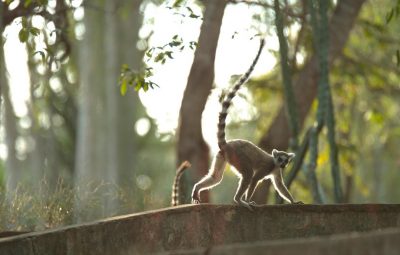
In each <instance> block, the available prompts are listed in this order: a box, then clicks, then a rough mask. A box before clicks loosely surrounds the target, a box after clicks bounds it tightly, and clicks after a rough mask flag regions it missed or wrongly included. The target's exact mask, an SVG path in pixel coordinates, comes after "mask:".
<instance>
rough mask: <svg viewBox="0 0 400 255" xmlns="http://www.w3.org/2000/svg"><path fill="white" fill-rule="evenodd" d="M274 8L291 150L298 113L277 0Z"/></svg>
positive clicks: (297, 125) (297, 130)
mask: <svg viewBox="0 0 400 255" xmlns="http://www.w3.org/2000/svg"><path fill="white" fill-rule="evenodd" d="M274 9H275V25H276V33H277V35H278V39H279V53H280V57H281V61H280V63H281V73H282V81H283V88H284V92H285V93H284V94H285V103H286V104H285V105H286V109H287V117H288V118H289V129H290V133H291V136H290V140H289V141H290V147H291V149H293V150H296V149H297V147H298V134H299V124H298V116H297V115H298V114H297V111H296V100H295V97H294V93H293V86H292V72H291V70H290V67H289V59H288V45H287V42H286V38H285V35H284V33H283V29H284V24H283V15H282V11H281V10H280V6H279V0H275V1H274Z"/></svg>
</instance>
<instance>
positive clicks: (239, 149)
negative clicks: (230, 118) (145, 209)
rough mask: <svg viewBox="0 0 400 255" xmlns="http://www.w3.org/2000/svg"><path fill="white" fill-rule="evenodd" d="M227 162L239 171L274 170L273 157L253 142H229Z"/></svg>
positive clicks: (238, 140)
mask: <svg viewBox="0 0 400 255" xmlns="http://www.w3.org/2000/svg"><path fill="white" fill-rule="evenodd" d="M225 150H226V154H225V156H226V158H227V161H228V162H229V163H230V164H231V165H233V166H234V167H235V168H236V169H238V171H240V170H239V169H248V170H253V171H259V170H264V169H271V168H274V161H273V157H272V156H271V155H270V154H268V153H266V152H265V151H263V150H262V149H261V148H259V147H258V146H257V145H255V144H253V143H252V142H249V141H246V140H241V139H235V140H230V141H228V142H227V145H226V149H225Z"/></svg>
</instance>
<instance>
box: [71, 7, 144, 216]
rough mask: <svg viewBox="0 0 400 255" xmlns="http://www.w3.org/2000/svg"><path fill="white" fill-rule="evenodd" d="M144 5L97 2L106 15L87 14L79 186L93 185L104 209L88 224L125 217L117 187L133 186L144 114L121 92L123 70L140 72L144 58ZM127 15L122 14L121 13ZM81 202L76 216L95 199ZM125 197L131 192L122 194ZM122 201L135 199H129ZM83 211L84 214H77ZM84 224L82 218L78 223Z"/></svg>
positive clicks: (132, 98) (135, 101)
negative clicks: (140, 46) (138, 133)
mask: <svg viewBox="0 0 400 255" xmlns="http://www.w3.org/2000/svg"><path fill="white" fill-rule="evenodd" d="M140 3H141V1H133V2H132V1H126V0H119V1H104V2H102V3H101V2H99V6H103V7H104V10H103V11H102V10H98V9H97V8H96V9H91V8H87V10H86V11H85V27H86V34H85V39H84V40H83V42H82V47H81V49H82V52H81V55H80V56H81V59H80V66H81V68H80V69H81V87H80V104H79V117H78V139H77V150H76V151H77V155H76V159H77V160H76V185H77V186H78V187H79V188H80V190H81V193H82V192H83V194H87V193H88V194H90V192H88V191H90V190H87V189H88V188H90V189H93V187H89V184H92V185H95V186H99V185H100V184H106V185H102V186H103V188H102V189H99V190H98V194H96V195H98V196H99V197H100V198H101V200H100V201H101V204H102V205H103V208H102V209H101V210H99V209H98V208H93V209H94V210H93V211H91V212H89V213H88V215H87V216H85V218H86V219H89V218H91V219H93V218H99V217H104V216H109V215H113V214H117V213H121V211H120V209H121V207H120V205H121V204H120V201H119V200H118V199H119V196H117V194H115V191H116V190H117V189H115V187H118V188H128V187H129V188H131V189H132V186H134V165H135V159H136V157H135V148H136V144H135V141H136V134H135V132H134V129H133V128H132V127H133V126H134V123H135V121H136V120H137V118H138V112H140V110H141V109H142V108H141V107H140V103H139V100H138V96H137V95H134V93H129V95H126V96H125V97H122V96H121V95H120V93H119V87H118V77H119V72H120V67H121V65H122V64H124V63H126V64H129V65H131V66H133V68H135V69H138V68H139V66H138V63H140V57H141V55H140V53H139V52H138V50H137V49H136V42H137V39H138V32H139V28H140V25H141V21H142V17H141V15H140V13H139V6H140ZM124 10H125V11H126V10H129V11H127V12H124V13H121V11H124ZM83 194H81V196H80V197H81V199H80V200H79V201H77V207H78V211H79V210H80V209H83V208H84V207H85V204H87V202H88V201H85V200H89V199H91V198H89V197H87V198H85V197H84V196H83ZM124 194H125V195H128V194H130V195H131V196H132V194H133V193H132V192H124ZM124 199H127V200H131V198H129V197H124ZM79 208H80V209H79ZM86 211H87V210H86ZM77 220H83V218H79V217H78V218H77Z"/></svg>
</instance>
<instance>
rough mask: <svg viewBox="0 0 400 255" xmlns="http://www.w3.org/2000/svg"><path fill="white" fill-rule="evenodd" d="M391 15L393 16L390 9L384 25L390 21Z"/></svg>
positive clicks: (392, 11) (392, 10)
mask: <svg viewBox="0 0 400 255" xmlns="http://www.w3.org/2000/svg"><path fill="white" fill-rule="evenodd" d="M393 14H394V9H391V10H390V12H389V13H388V14H386V24H387V23H389V22H390V21H391V20H392V18H393Z"/></svg>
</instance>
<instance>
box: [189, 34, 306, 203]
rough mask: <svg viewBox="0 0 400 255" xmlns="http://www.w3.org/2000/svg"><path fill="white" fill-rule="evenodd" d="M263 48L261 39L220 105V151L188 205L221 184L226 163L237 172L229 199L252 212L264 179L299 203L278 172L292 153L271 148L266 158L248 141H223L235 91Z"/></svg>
mask: <svg viewBox="0 0 400 255" xmlns="http://www.w3.org/2000/svg"><path fill="white" fill-rule="evenodd" d="M263 47H264V40H261V43H260V48H259V50H258V53H257V55H256V57H255V59H254V60H253V63H252V64H251V66H250V68H249V70H248V71H247V72H246V73H245V74H244V75H243V76H242V77H241V78H240V79H239V81H238V82H237V83H236V85H235V86H234V87H233V88H232V90H231V91H230V92H229V93H228V94H227V96H226V98H225V100H224V101H223V102H222V110H221V112H220V113H219V122H218V146H219V148H220V151H219V152H218V154H217V156H216V157H215V159H214V162H213V166H212V168H211V169H210V170H209V172H208V174H207V175H206V176H204V177H203V178H202V179H201V180H200V181H199V182H197V183H196V184H195V185H194V187H193V191H192V203H196V204H197V203H200V192H201V191H202V190H206V189H211V188H212V187H214V186H216V185H218V184H219V183H220V182H221V180H222V177H223V173H224V169H225V165H226V162H228V163H229V164H231V165H232V166H234V167H235V168H236V170H237V171H235V173H236V174H237V175H238V177H239V178H240V181H239V185H238V189H237V191H236V194H235V196H234V198H233V200H234V202H235V203H236V204H239V205H242V206H245V207H247V208H249V209H250V210H252V207H251V206H250V205H255V203H254V202H250V199H251V197H252V195H253V193H254V190H255V188H256V186H257V184H258V182H259V181H261V180H263V179H267V178H269V179H271V181H272V183H273V185H274V187H275V189H276V190H277V191H278V193H279V195H280V196H281V197H282V198H283V199H285V200H287V201H288V202H290V203H292V204H293V203H302V202H295V201H294V199H293V197H292V195H291V194H290V192H289V190H288V189H287V188H286V186H285V184H284V182H283V178H282V170H283V169H284V168H285V167H286V166H287V164H288V163H289V162H290V161H291V160H292V159H293V157H294V156H295V155H294V153H287V152H285V151H278V150H275V149H274V150H272V155H270V154H268V153H266V152H265V151H263V150H262V149H260V148H259V147H257V146H256V145H254V144H253V143H251V142H249V141H246V140H240V139H236V140H230V141H228V142H227V141H226V140H225V120H226V116H227V112H228V109H229V106H230V105H231V101H232V99H233V98H234V97H235V95H236V92H237V91H238V90H239V88H240V87H241V86H242V85H243V84H244V83H245V82H246V80H247V79H248V78H249V76H250V74H251V72H252V71H253V69H254V66H255V65H256V63H257V61H258V59H259V57H260V54H261V51H262V48H263ZM243 196H245V198H244V200H243V199H242V197H243Z"/></svg>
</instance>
